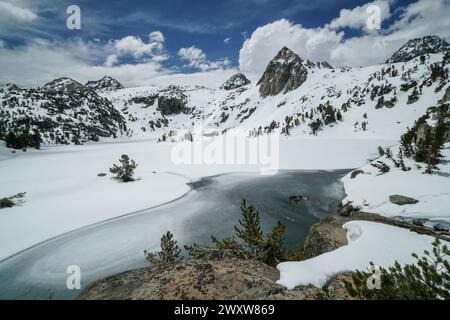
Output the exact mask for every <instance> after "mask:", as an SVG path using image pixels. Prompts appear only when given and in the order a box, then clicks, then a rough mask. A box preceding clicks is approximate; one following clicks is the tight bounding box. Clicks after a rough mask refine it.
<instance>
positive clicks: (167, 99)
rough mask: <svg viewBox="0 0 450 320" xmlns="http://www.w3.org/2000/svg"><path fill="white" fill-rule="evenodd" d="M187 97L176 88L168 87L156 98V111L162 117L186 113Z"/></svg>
mask: <svg viewBox="0 0 450 320" xmlns="http://www.w3.org/2000/svg"><path fill="white" fill-rule="evenodd" d="M187 99H188V97H187V95H186V94H185V92H184V91H183V90H182V89H181V88H180V87H177V86H169V87H168V88H166V89H165V90H161V91H160V92H159V96H158V110H159V111H160V112H161V114H162V115H163V116H168V115H174V114H180V113H187V112H188V110H187V108H186V103H187Z"/></svg>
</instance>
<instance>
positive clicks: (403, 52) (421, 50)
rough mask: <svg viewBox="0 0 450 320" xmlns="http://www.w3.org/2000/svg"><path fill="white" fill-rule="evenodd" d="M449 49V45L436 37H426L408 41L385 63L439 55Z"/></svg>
mask: <svg viewBox="0 0 450 320" xmlns="http://www.w3.org/2000/svg"><path fill="white" fill-rule="evenodd" d="M448 48H449V44H448V43H447V42H445V40H444V39H442V38H440V37H438V36H426V37H423V38H415V39H411V40H409V41H408V42H407V43H406V44H404V45H403V46H402V47H401V48H400V49H398V50H397V51H396V52H395V53H394V54H393V55H392V56H391V57H390V58H389V59H388V60H387V61H386V63H397V62H407V61H409V60H411V59H414V58H416V57H418V56H421V55H424V54H429V53H439V52H442V51H444V50H446V49H448Z"/></svg>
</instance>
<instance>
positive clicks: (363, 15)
mask: <svg viewBox="0 0 450 320" xmlns="http://www.w3.org/2000/svg"><path fill="white" fill-rule="evenodd" d="M374 6H375V8H378V9H379V13H380V22H383V21H384V20H387V19H389V18H390V17H391V12H390V4H389V1H387V0H376V1H373V2H369V3H366V4H365V5H362V6H357V7H355V8H353V9H342V10H341V11H340V12H339V17H337V18H335V19H333V20H331V22H330V24H329V25H328V26H329V27H330V28H332V29H339V28H345V27H348V28H352V29H364V30H366V31H370V30H368V29H367V21H368V18H369V16H370V13H369V12H370V9H371V8H372V7H374ZM368 9H369V11H368Z"/></svg>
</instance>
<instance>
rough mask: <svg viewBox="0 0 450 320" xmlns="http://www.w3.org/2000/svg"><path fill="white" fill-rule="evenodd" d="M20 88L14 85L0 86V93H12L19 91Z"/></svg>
mask: <svg viewBox="0 0 450 320" xmlns="http://www.w3.org/2000/svg"><path fill="white" fill-rule="evenodd" d="M19 90H20V88H19V87H18V86H17V85H15V84H14V83H5V84H2V85H0V91H3V92H11V91H19Z"/></svg>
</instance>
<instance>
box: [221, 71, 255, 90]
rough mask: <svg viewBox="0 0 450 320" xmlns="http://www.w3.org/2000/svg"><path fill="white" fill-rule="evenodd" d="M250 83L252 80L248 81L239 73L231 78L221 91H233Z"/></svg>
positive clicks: (222, 86)
mask: <svg viewBox="0 0 450 320" xmlns="http://www.w3.org/2000/svg"><path fill="white" fill-rule="evenodd" d="M249 83H250V80H248V79H247V77H246V76H244V75H243V74H242V73H237V74H235V75H233V76H231V77H230V78H229V79H228V80H227V81H225V83H224V84H222V85H221V86H220V89H224V90H233V89H237V88H240V87H243V86H246V85H247V84H249Z"/></svg>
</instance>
